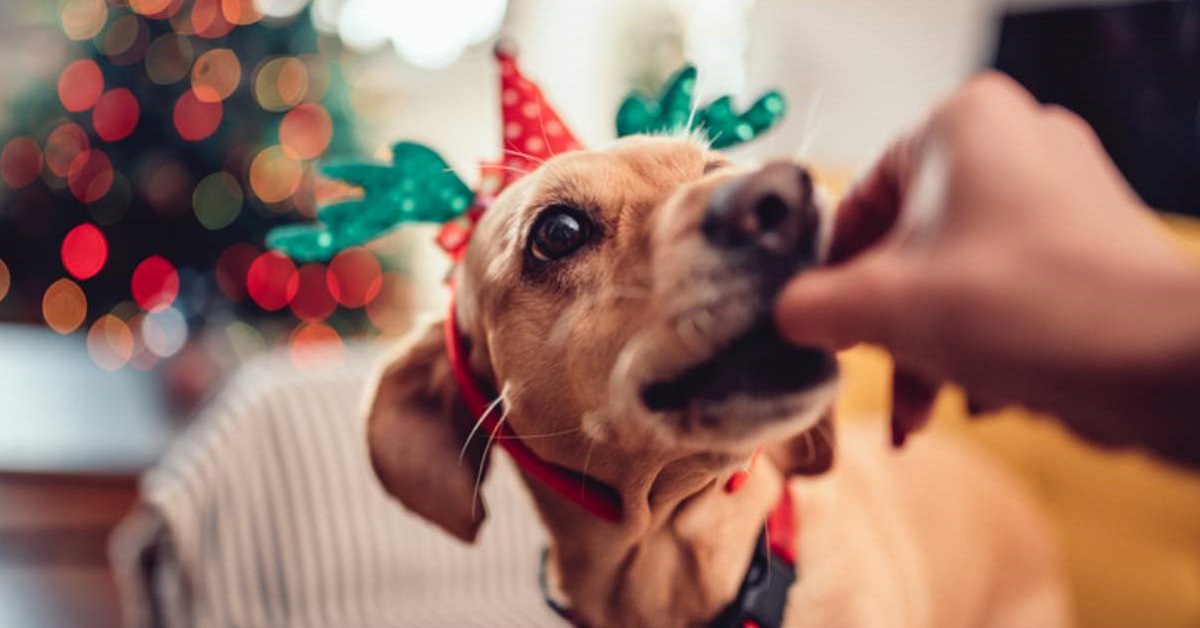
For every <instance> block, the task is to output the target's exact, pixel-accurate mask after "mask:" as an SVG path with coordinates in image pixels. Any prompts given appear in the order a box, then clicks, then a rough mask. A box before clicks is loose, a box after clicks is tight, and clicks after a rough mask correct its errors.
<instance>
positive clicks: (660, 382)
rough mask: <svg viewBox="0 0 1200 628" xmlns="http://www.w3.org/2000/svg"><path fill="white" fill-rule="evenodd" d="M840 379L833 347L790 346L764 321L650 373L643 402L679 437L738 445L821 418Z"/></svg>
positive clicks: (700, 443)
mask: <svg viewBox="0 0 1200 628" xmlns="http://www.w3.org/2000/svg"><path fill="white" fill-rule="evenodd" d="M836 381H837V362H836V359H835V357H834V356H833V354H831V353H829V352H827V351H823V350H819V349H813V348H806V347H795V346H792V345H790V344H788V343H787V342H786V341H784V340H783V338H781V337H780V336H779V334H778V332H777V331H776V330H775V328H774V326H773V325H771V324H770V322H769V321H765V322H762V323H759V324H757V325H755V326H753V327H752V328H751V329H750V330H749V331H747V332H745V333H744V334H742V335H741V336H738V337H736V338H735V339H734V340H733V341H731V342H729V343H728V344H726V345H725V346H724V347H722V348H720V349H719V350H717V351H715V352H714V353H713V354H712V355H711V356H709V357H708V358H707V359H705V360H703V361H702V362H699V363H696V364H693V365H691V366H690V367H687V368H685V369H683V370H682V371H680V372H676V373H672V374H671V375H668V376H658V377H649V378H647V379H646V383H644V384H643V385H641V386H640V387H639V401H640V403H641V405H642V407H643V409H644V410H645V411H647V412H648V413H649V414H650V415H651V416H652V417H653V418H652V419H651V420H653V421H655V422H656V423H659V424H660V425H661V426H662V427H664V428H666V430H667V432H668V433H669V436H670V438H671V440H673V441H674V442H676V443H678V444H686V445H689V446H693V447H703V448H705V449H710V450H714V449H715V450H724V451H731V452H733V451H740V450H744V449H745V448H747V447H755V446H758V445H760V444H763V443H768V442H775V441H780V440H784V439H786V438H789V437H791V436H795V435H797V434H800V433H802V432H804V431H805V430H807V429H809V428H811V427H813V426H814V425H816V423H817V422H818V421H819V420H820V418H821V417H822V416H823V415H824V414H825V412H826V411H827V410H828V408H829V405H830V404H831V403H832V401H833V396H834V393H835V389H836Z"/></svg>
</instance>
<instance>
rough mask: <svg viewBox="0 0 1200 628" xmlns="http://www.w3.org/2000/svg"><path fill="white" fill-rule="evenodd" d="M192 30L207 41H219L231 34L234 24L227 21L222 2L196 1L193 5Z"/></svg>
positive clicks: (217, 0) (214, 0) (211, 0)
mask: <svg viewBox="0 0 1200 628" xmlns="http://www.w3.org/2000/svg"><path fill="white" fill-rule="evenodd" d="M191 26H192V29H193V30H194V31H195V33H196V34H197V35H199V36H201V37H204V38H206V39H217V38H220V37H224V36H226V35H228V34H229V31H231V30H233V24H230V23H229V20H227V19H225V12H224V11H223V10H222V8H221V0H196V1H195V3H193V4H192V25H191Z"/></svg>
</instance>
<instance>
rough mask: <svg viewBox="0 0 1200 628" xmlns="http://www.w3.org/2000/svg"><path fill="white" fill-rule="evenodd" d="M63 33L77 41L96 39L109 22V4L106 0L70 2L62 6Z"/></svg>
mask: <svg viewBox="0 0 1200 628" xmlns="http://www.w3.org/2000/svg"><path fill="white" fill-rule="evenodd" d="M59 16H60V17H61V18H62V27H63V32H64V33H66V34H67V37H68V38H70V39H73V40H75V41H83V40H85V39H91V38H92V37H95V36H96V34H97V33H99V32H100V30H101V29H103V28H104V23H105V22H106V21H107V20H108V4H107V3H105V2H104V0H68V1H67V2H66V3H65V4H63V5H62V9H61V12H60V14H59Z"/></svg>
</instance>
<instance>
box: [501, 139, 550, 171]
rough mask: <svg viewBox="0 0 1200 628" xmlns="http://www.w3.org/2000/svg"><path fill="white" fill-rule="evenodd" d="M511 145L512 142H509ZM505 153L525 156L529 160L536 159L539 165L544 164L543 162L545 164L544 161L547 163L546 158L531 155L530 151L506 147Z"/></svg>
mask: <svg viewBox="0 0 1200 628" xmlns="http://www.w3.org/2000/svg"><path fill="white" fill-rule="evenodd" d="M509 146H512V144H511V143H510V144H509ZM504 154H506V155H516V156H517V157H523V158H525V159H528V160H529V161H534V162H537V164H538V165H539V166H540V165H542V164H544V163H546V160H545V159H542V158H541V157H538V156H536V155H530V154H529V153H526V152H522V151H519V150H517V149H515V148H506V149H504Z"/></svg>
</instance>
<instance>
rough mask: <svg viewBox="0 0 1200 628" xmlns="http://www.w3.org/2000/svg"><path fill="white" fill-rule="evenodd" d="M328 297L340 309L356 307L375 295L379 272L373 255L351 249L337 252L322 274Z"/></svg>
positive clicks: (378, 286)
mask: <svg viewBox="0 0 1200 628" xmlns="http://www.w3.org/2000/svg"><path fill="white" fill-rule="evenodd" d="M325 282H326V284H327V285H328V286H329V294H331V295H333V298H334V299H335V300H336V301H337V302H338V303H340V304H341V305H342V306H344V307H347V308H351V309H353V308H359V307H363V306H364V305H366V304H368V303H370V302H371V301H373V300H374V299H375V297H377V296H379V290H380V288H381V287H382V286H383V270H382V268H381V267H380V265H379V260H378V259H377V258H376V257H375V254H374V253H371V252H370V251H368V250H366V249H364V248H362V247H353V248H349V249H346V250H345V251H342V252H341V253H338V254H337V256H336V257H334V258H333V261H331V262H329V272H327V273H326V274H325Z"/></svg>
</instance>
